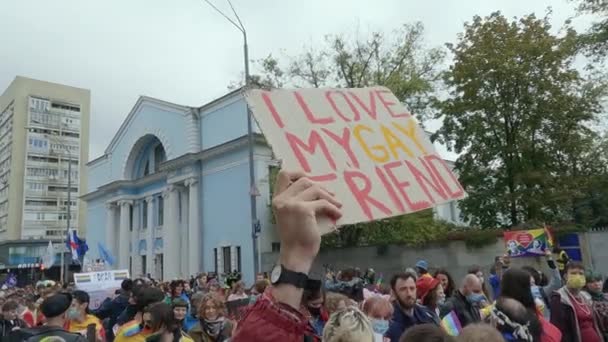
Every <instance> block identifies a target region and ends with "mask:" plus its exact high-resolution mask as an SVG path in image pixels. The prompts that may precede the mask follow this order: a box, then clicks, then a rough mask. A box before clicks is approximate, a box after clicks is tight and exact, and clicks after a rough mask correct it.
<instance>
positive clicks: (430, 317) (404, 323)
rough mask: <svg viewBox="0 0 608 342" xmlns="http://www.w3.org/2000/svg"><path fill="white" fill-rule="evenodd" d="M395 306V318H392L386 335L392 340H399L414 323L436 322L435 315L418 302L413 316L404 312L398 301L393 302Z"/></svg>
mask: <svg viewBox="0 0 608 342" xmlns="http://www.w3.org/2000/svg"><path fill="white" fill-rule="evenodd" d="M393 308H394V309H395V313H394V314H393V319H391V322H390V325H389V327H388V331H387V332H386V334H385V335H384V336H385V337H388V338H390V340H391V341H399V339H400V338H401V335H403V333H404V332H405V331H406V330H407V329H409V328H411V327H413V326H414V325H418V324H427V323H436V321H435V319H434V317H435V315H434V314H433V313H432V312H431V311H429V309H427V308H425V307H424V306H422V305H418V304H416V306H414V315H413V316H411V317H410V316H408V315H406V314H405V312H403V309H401V307H400V306H399V303H398V302H395V303H394V304H393Z"/></svg>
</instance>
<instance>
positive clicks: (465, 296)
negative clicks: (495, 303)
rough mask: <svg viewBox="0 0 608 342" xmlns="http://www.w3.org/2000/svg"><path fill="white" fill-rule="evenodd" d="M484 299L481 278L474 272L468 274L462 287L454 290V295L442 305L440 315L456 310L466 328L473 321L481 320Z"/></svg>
mask: <svg viewBox="0 0 608 342" xmlns="http://www.w3.org/2000/svg"><path fill="white" fill-rule="evenodd" d="M484 300H485V296H484V295H483V292H482V290H481V282H480V281H479V278H478V277H477V276H476V275H474V274H467V275H466V276H465V277H464V279H463V280H462V283H461V285H460V288H459V289H458V290H456V291H454V295H453V296H452V297H450V298H449V299H448V300H447V301H446V302H445V305H443V306H441V307H440V313H441V315H440V317H444V316H445V315H447V314H449V313H450V312H452V311H454V313H456V316H458V320H459V321H460V324H461V325H462V327H463V328H464V327H465V326H467V325H469V324H471V323H476V322H479V321H481V314H480V311H479V310H480V307H481V306H482V302H483V301H484Z"/></svg>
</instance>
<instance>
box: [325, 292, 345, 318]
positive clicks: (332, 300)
mask: <svg viewBox="0 0 608 342" xmlns="http://www.w3.org/2000/svg"><path fill="white" fill-rule="evenodd" d="M341 301H344V305H346V306H349V305H348V304H349V303H350V300H349V299H348V297H346V296H345V295H343V294H341V293H336V292H328V293H327V294H326V295H325V309H327V311H328V312H329V314H330V315H331V314H332V313H334V312H336V311H338V310H339V309H340V302H341Z"/></svg>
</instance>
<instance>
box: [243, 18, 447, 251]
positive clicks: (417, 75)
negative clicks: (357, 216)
mask: <svg viewBox="0 0 608 342" xmlns="http://www.w3.org/2000/svg"><path fill="white" fill-rule="evenodd" d="M354 36H355V38H352V37H347V36H346V35H343V34H338V35H327V36H326V37H325V46H323V47H322V48H321V49H320V50H317V49H315V48H312V47H306V48H305V51H304V52H303V53H302V54H300V55H298V56H295V57H287V59H288V62H287V63H284V66H283V67H281V63H280V62H279V61H278V60H277V59H276V58H274V57H273V56H272V55H269V56H268V57H266V58H264V59H262V60H259V61H257V64H258V66H259V68H260V69H261V74H257V75H252V76H251V78H250V81H251V83H252V84H253V85H254V86H257V87H261V88H280V87H283V86H293V87H315V88H319V87H337V88H360V87H368V86H386V87H387V88H389V89H391V90H392V91H393V93H394V94H395V95H396V96H397V97H398V98H399V99H400V100H401V101H402V102H403V103H405V104H406V105H407V106H408V107H409V109H410V110H411V111H412V112H413V113H415V114H417V115H418V116H419V117H420V118H422V117H424V115H425V114H427V113H428V109H429V108H430V106H429V104H430V102H431V101H433V99H434V91H435V86H436V83H437V82H438V81H439V80H440V72H439V69H438V68H439V66H440V65H441V62H442V61H443V58H444V56H445V53H444V51H443V50H442V49H440V48H430V49H426V48H425V47H424V27H423V25H422V24H421V23H415V24H404V25H403V26H402V27H401V28H400V29H398V30H396V31H394V32H392V35H387V34H385V33H382V32H372V33H371V34H370V35H369V36H368V37H366V38H363V39H362V38H358V37H359V34H358V32H355V35H354ZM234 86H236V85H233V86H232V87H234ZM275 172H276V170H272V169H271V177H270V178H271V180H272V179H273V178H274V173H275ZM448 227H449V225H448V224H445V223H443V222H436V221H435V220H434V218H433V212H432V210H426V211H423V212H419V213H413V214H410V215H406V216H399V217H394V218H390V219H386V220H381V221H376V222H369V223H363V224H355V225H350V226H348V227H343V228H342V229H340V231H339V232H338V233H336V234H332V235H330V236H327V237H325V238H324V239H323V243H324V245H325V246H328V245H332V246H356V245H361V244H387V243H409V244H421V243H424V242H429V241H432V240H433V239H434V237H436V236H437V235H438V234H440V233H441V232H444V231H446V230H447V229H448Z"/></svg>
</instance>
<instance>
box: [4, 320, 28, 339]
mask: <svg viewBox="0 0 608 342" xmlns="http://www.w3.org/2000/svg"><path fill="white" fill-rule="evenodd" d="M14 328H27V323H25V321H24V320H22V319H19V318H17V319H15V320H12V321H9V320H7V319H0V337H5V336H8V335H9V334H10V333H11V331H13V329H14Z"/></svg>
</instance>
